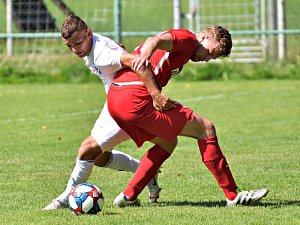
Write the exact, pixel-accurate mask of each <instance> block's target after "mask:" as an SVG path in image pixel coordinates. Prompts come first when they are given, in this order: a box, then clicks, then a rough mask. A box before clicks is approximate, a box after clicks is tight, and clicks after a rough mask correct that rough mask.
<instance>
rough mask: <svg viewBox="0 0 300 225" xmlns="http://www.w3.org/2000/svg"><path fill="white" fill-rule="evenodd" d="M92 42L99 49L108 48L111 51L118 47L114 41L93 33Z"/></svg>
mask: <svg viewBox="0 0 300 225" xmlns="http://www.w3.org/2000/svg"><path fill="white" fill-rule="evenodd" d="M93 40H94V43H95V45H97V46H99V47H109V48H112V49H115V48H119V47H120V46H119V45H118V44H117V43H116V42H115V41H114V40H112V39H110V38H108V37H105V36H103V35H101V34H97V33H93ZM120 48H121V47H120Z"/></svg>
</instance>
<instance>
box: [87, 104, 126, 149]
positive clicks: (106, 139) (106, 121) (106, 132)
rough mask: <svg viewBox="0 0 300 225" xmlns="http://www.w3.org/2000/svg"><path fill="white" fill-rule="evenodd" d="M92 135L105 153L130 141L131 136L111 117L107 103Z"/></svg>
mask: <svg viewBox="0 0 300 225" xmlns="http://www.w3.org/2000/svg"><path fill="white" fill-rule="evenodd" d="M91 135H92V137H93V138H94V139H95V140H96V142H97V143H98V145H99V146H100V148H101V149H102V151H103V152H105V151H109V152H111V150H112V149H113V148H114V147H115V146H116V145H118V144H120V143H122V142H123V141H126V140H128V139H130V137H129V135H128V134H127V133H126V132H125V131H124V130H122V129H121V128H120V127H119V126H118V124H117V123H116V122H115V121H114V119H113V118H112V117H111V116H110V114H109V112H108V108H107V102H105V104H104V106H103V109H102V111H101V113H100V116H99V118H98V119H97V120H96V122H95V124H94V128H93V129H92V131H91Z"/></svg>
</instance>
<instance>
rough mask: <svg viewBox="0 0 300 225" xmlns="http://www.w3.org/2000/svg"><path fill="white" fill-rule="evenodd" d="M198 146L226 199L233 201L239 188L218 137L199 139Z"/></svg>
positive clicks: (203, 159)
mask: <svg viewBox="0 0 300 225" xmlns="http://www.w3.org/2000/svg"><path fill="white" fill-rule="evenodd" d="M198 146H199V149H200V153H201V156H202V161H203V162H204V164H205V165H206V167H207V168H208V169H209V170H210V171H211V173H212V174H213V175H214V177H215V179H216V180H217V182H218V184H219V186H220V187H221V188H222V190H223V193H224V194H225V196H226V198H227V199H229V200H233V199H234V198H235V197H236V195H237V192H236V189H237V186H236V183H235V181H234V178H233V176H232V173H231V171H230V168H229V166H228V164H227V161H226V158H225V157H224V155H223V154H222V151H221V149H220V147H219V144H218V139H217V137H213V138H206V139H204V140H200V139H199V140H198Z"/></svg>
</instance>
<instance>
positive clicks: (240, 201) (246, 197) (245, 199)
mask: <svg viewBox="0 0 300 225" xmlns="http://www.w3.org/2000/svg"><path fill="white" fill-rule="evenodd" d="M268 192H269V191H268V189H265V188H264V189H260V190H250V191H241V192H239V193H238V195H237V196H236V197H235V199H233V200H232V201H230V200H228V199H227V198H226V202H227V206H238V205H250V204H252V203H255V202H258V201H259V200H261V199H262V198H263V197H265V196H266V195H267V194H268Z"/></svg>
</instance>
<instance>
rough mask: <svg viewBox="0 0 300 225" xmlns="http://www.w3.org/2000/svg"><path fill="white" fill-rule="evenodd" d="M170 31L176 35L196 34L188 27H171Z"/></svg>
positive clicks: (193, 35)
mask: <svg viewBox="0 0 300 225" xmlns="http://www.w3.org/2000/svg"><path fill="white" fill-rule="evenodd" d="M168 32H169V33H171V34H174V35H185V36H192V37H195V36H196V35H195V34H194V33H193V32H191V31H189V30H187V29H184V28H179V29H171V30H169V31H168Z"/></svg>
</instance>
